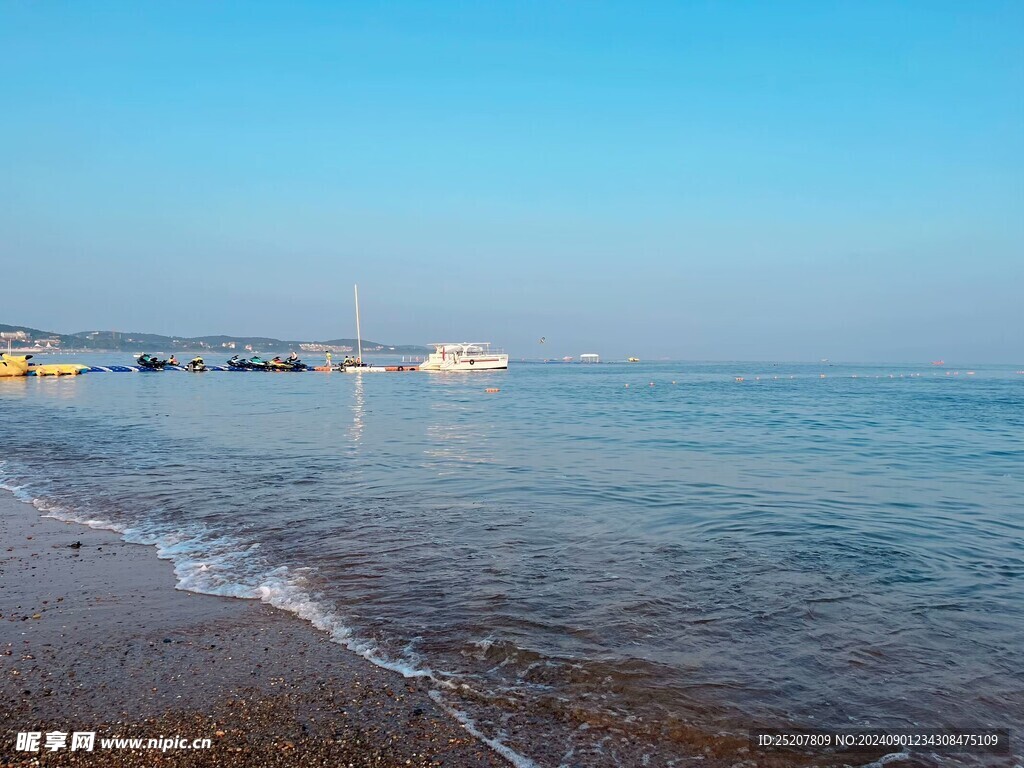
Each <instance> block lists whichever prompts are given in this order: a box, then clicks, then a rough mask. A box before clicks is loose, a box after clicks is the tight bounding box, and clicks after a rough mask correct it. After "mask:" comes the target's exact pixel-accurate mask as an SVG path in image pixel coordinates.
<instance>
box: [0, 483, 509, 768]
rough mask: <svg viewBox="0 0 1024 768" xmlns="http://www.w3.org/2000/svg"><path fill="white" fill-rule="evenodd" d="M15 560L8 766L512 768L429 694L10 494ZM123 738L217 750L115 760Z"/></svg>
mask: <svg viewBox="0 0 1024 768" xmlns="http://www.w3.org/2000/svg"><path fill="white" fill-rule="evenodd" d="M0 544H2V546H0V765H19V766H20V765H48V766H49V765H52V766H56V765H76V766H92V765H96V766H101V765H102V766H152V765H160V766H198V765H203V766H208V765H217V766H247V767H248V766H300V765H301V766H319V765H323V766H348V765H353V766H364V765H366V766H470V767H475V766H506V765H508V763H507V762H506V760H505V759H503V758H502V757H500V756H499V755H497V754H496V753H495V752H494V751H493V750H491V749H490V748H489V747H488V746H486V745H485V744H483V743H481V742H479V741H478V740H476V739H474V738H473V737H472V736H471V735H470V734H469V733H468V732H467V731H466V730H465V729H464V728H463V727H462V726H461V725H460V724H459V723H458V722H456V721H455V720H454V719H453V718H452V717H450V716H449V715H448V714H446V713H445V712H443V711H442V710H441V709H440V708H439V707H438V706H437V705H436V704H435V703H434V702H433V701H432V700H431V699H430V698H429V697H428V696H427V688H426V686H423V685H420V684H419V683H418V682H417V681H414V680H407V679H404V678H402V677H401V676H399V675H397V674H393V673H391V672H388V671H386V670H382V669H379V668H377V667H375V666H373V665H372V664H370V663H369V662H366V661H364V660H363V659H361V658H359V657H358V656H356V655H355V654H353V653H351V652H350V651H348V650H347V649H344V648H342V647H341V646H338V645H336V644H334V643H331V642H330V641H328V640H327V639H326V637H325V636H324V635H323V634H322V633H320V632H318V631H317V630H315V629H313V628H312V627H310V626H309V625H307V624H306V623H305V622H302V621H297V620H295V619H294V618H293V617H291V616H289V615H287V614H284V613H282V612H280V611H278V610H276V609H274V608H271V607H269V606H266V605H263V604H260V603H257V602H255V601H251V600H237V599H231V598H220V597H212V596H208V595H197V594H193V593H189V592H183V591H179V590H175V589H172V588H171V587H172V585H173V584H174V574H173V571H172V568H171V565H170V564H169V563H167V562H164V561H161V560H158V559H157V557H156V555H155V553H154V551H153V550H152V549H151V548H149V547H145V546H140V545H135V544H126V543H124V542H123V541H121V540H120V539H119V538H118V537H117V536H116V535H115V534H113V533H109V532H105V531H95V530H90V529H88V528H85V527H83V526H79V525H69V524H66V523H61V522H57V521H54V520H49V519H44V518H41V517H40V516H39V513H38V511H37V510H35V509H34V508H32V507H31V506H29V505H27V504H23V503H20V502H18V501H16V500H15V499H13V498H12V497H11V496H10V495H9V494H7V493H6V492H4V493H0ZM19 731H39V732H43V733H46V732H48V731H63V732H68V733H70V732H74V731H95V732H96V734H97V735H96V747H95V748H94V750H93V751H92V752H85V751H82V750H76V751H74V752H71V751H69V750H68V749H67V748H65V749H63V750H59V751H56V752H46V751H43V750H41V751H39V752H36V753H31V752H23V751H22V752H19V751H16V750H15V747H16V734H17V733H18V732H19ZM115 736H116V737H122V736H123V737H134V736H141V737H145V738H158V737H174V736H180V737H183V738H185V739H188V740H189V741H191V740H192V739H203V738H209V739H211V740H212V743H213V744H212V747H211V748H210V749H208V750H187V749H170V750H168V751H167V752H163V753H161V752H160V751H159V750H156V751H148V750H146V751H133V750H129V749H107V750H103V749H100V742H99V740H100V739H101V738H104V737H115ZM44 738H45V737H44ZM69 743H70V737H69Z"/></svg>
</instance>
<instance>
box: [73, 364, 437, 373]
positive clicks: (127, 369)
mask: <svg viewBox="0 0 1024 768" xmlns="http://www.w3.org/2000/svg"><path fill="white" fill-rule="evenodd" d="M418 370H419V366H416V365H360V366H348V367H346V368H328V367H327V366H320V367H317V368H307V369H306V370H304V371H274V370H266V369H259V368H255V369H254V368H235V367H234V366H230V365H208V366H206V370H205V371H195V373H206V371H230V372H233V373H309V372H315V373H391V372H392V371H418ZM163 371H181V372H182V373H192V371H189V370H188V369H187V368H185V366H183V365H165V366H164V367H163V368H144V367H142V366H141V365H90V366H85V367H83V368H82V373H161V372H163Z"/></svg>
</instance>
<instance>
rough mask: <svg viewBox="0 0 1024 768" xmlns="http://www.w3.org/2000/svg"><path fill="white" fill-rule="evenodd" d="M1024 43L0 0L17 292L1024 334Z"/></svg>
mask: <svg viewBox="0 0 1024 768" xmlns="http://www.w3.org/2000/svg"><path fill="white" fill-rule="evenodd" d="M1022 42H1024V4H1022V3H1020V2H1004V3H999V2H976V3H963V2H957V3H952V2H951V3H942V2H919V3H914V2H903V3H892V2H879V3H872V2H820V0H819V1H816V2H806V3H801V2H780V3H760V2H758V3H755V2H731V3H726V2H707V3H704V2H684V3H656V2H652V3H646V4H635V3H603V2H580V3H571V2H562V3H556V2H535V3H534V2H517V3H506V4H500V3H446V2H419V3H368V2H367V3H326V2H325V3H302V2H297V3H258V2H256V3H252V2H247V3H186V2H182V3H164V4H138V3H127V2H124V3H88V4H86V3H64V4H60V3H30V2H20V3H17V2H11V3H4V4H3V5H0V51H2V52H3V53H2V55H3V66H2V67H0V105H2V119H0V146H2V147H3V149H2V151H0V164H2V165H0V170H2V172H0V263H2V265H3V266H2V274H3V279H4V284H5V286H6V287H7V290H6V291H5V296H4V299H3V302H2V304H0V308H2V312H0V322H6V323H14V324H26V325H31V326H35V327H42V328H46V329H51V330H58V331H74V330H83V329H93V328H114V329H120V330H126V331H130V330H142V331H153V332H164V333H176V334H187V335H198V334H207V333H233V334H266V335H272V336H278V337H298V338H307V337H308V338H329V337H337V336H349V335H353V333H354V322H353V319H352V299H351V295H352V284H353V283H355V282H358V283H359V284H360V294H361V300H362V302H361V303H362V313H363V321H364V322H363V326H364V333H365V334H366V335H367V336H368V337H370V338H373V339H378V340H382V341H387V342H393V343H418V342H419V343H422V342H428V341H433V340H435V339H443V338H469V337H472V338H474V339H477V338H485V339H490V340H492V341H494V342H496V343H500V344H502V345H503V346H505V347H506V348H508V349H509V350H510V351H511V352H512V353H513V354H515V355H516V356H541V355H551V356H554V355H559V356H560V355H563V354H579V353H580V352H583V351H598V352H601V353H603V354H604V355H605V356H608V357H613V356H622V355H626V354H637V355H641V356H643V357H657V356H668V357H673V358H690V359H787V360H800V359H804V360H807V359H809V360H816V359H819V358H821V357H829V358H831V359H835V360H842V359H846V360H878V361H886V360H902V361H918V360H931V359H934V358H937V357H944V358H946V359H947V360H961V361H967V362H984V361H1006V362H1018V361H1024V309H1022V307H1024V301H1022V297H1021V293H1022V290H1024V289H1022V286H1024V151H1022V150H1024V53H1022V50H1024V46H1022ZM12 285H13V286H17V287H18V289H17V290H11V286H12ZM22 286H23V287H22ZM541 336H544V337H546V338H547V343H546V344H545V345H544V346H543V347H541V346H540V345H539V344H538V343H537V342H538V339H539V338H540V337H541Z"/></svg>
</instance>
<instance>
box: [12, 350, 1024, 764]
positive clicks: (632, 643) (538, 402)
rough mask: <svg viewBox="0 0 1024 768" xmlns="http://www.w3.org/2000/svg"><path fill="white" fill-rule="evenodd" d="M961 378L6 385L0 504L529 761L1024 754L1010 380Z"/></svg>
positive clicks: (93, 379) (1019, 538)
mask: <svg viewBox="0 0 1024 768" xmlns="http://www.w3.org/2000/svg"><path fill="white" fill-rule="evenodd" d="M85 362H91V363H101V364H102V363H112V362H124V361H123V360H122V361H118V360H115V359H114V358H100V357H93V358H91V359H87V360H85ZM971 371H972V372H971V373H968V369H961V370H959V371H958V372H954V371H953V370H946V369H936V368H932V367H931V366H916V367H915V366H909V365H904V366H896V365H886V366H875V365H827V364H820V365H819V364H815V365H807V364H803V365H797V364H793V365H786V364H769V363H763V364H757V363H725V364H723V363H719V364H697V363H652V364H648V363H641V364H637V365H627V364H602V365H590V366H585V365H544V364H529V363H516V362H513V364H512V367H511V368H510V369H509V370H508V371H505V372H493V373H474V374H468V375H458V374H425V373H404V374H397V373H395V374H362V375H344V374H336V373H335V374H314V373H308V374H263V373H206V374H185V373H176V372H164V373H146V374H115V373H109V374H108V373H94V374H86V375H83V376H80V377H76V378H61V379H35V378H30V379H21V380H4V379H0V418H2V419H3V423H5V424H7V425H8V429H9V430H13V432H14V434H16V435H17V439H13V440H11V439H9V440H7V441H5V444H4V452H3V454H2V456H0V458H2V461H3V464H2V465H0V480H2V482H3V483H4V485H6V486H7V487H9V488H13V489H15V490H16V492H17V493H18V494H19V496H20V497H21V498H23V499H25V500H31V501H33V503H35V505H36V506H37V507H38V508H39V509H40V510H41V511H42V512H43V513H44V514H50V515H53V516H56V517H59V518H62V519H67V520H74V521H78V522H86V523H88V524H91V525H94V526H97V527H105V528H112V529H114V530H117V531H120V532H121V533H122V535H123V536H124V537H125V538H127V539H129V540H132V541H139V542H144V543H150V544H153V545H154V546H156V547H157V548H158V551H159V553H160V555H161V556H162V557H165V558H169V559H171V560H172V561H173V562H174V565H175V569H176V573H177V577H178V580H179V583H178V586H179V587H180V588H182V589H189V590H195V591H198V592H207V593H214V594H221V595H233V596H237V597H245V598H255V599H262V600H265V601H267V602H269V603H271V604H273V605H276V606H279V607H281V608H283V609H286V610H289V611H292V612H294V613H295V614H297V615H298V616H299V617H301V618H303V619H306V620H308V621H311V622H312V623H313V624H314V625H316V626H317V627H319V628H320V629H322V630H324V631H325V632H328V633H330V635H331V636H332V637H333V639H334V640H336V641H337V642H339V643H343V644H345V645H346V646H348V647H349V648H351V649H352V650H353V651H354V652H357V653H360V654H362V655H364V656H366V657H367V658H368V659H370V660H372V661H373V662H374V663H377V664H381V665H384V666H387V667H389V668H392V669H395V670H397V671H399V672H401V673H403V674H406V675H410V676H417V677H421V678H423V679H424V681H425V682H426V683H427V684H428V685H430V686H432V687H433V688H434V691H435V693H434V696H435V697H436V698H437V700H438V701H439V702H440V703H442V704H443V705H444V706H445V707H447V708H448V709H450V710H451V711H452V713H453V716H458V717H460V718H463V719H465V720H467V721H468V722H470V723H471V724H472V727H473V728H475V729H476V730H477V731H478V732H479V733H480V734H481V735H482V736H483V737H484V738H486V739H488V740H490V741H491V742H492V744H494V745H495V746H496V747H497V748H500V749H502V750H505V751H506V753H508V754H510V755H518V757H517V758H516V759H517V760H518V761H519V762H520V763H521V764H523V765H529V764H530V763H531V762H533V763H535V764H537V765H544V766H546V765H584V766H585V765H595V766H596V765H634V764H636V765H640V764H666V765H667V764H673V763H674V762H675V761H677V760H679V759H680V757H681V756H682V755H685V754H686V753H687V750H688V749H690V748H691V747H692V744H693V743H694V739H695V738H697V737H696V736H695V734H697V735H700V734H704V735H705V736H706V737H707V738H708V739H712V740H713V739H714V738H718V735H719V734H723V733H724V734H739V735H744V729H745V728H746V727H748V726H750V725H753V724H757V725H767V726H774V727H785V726H791V725H799V726H805V727H830V728H834V727H855V726H863V727H868V726H874V727H881V726H887V727H902V728H906V727H911V726H930V727H950V728H964V727H979V726H995V727H1011V728H1013V727H1018V728H1019V727H1020V726H1021V725H1022V724H1024V639H1022V638H1024V375H1020V374H1018V373H1016V372H1015V370H1014V369H1013V368H1012V367H995V366H979V367H977V368H974V369H971ZM823 376H824V377H823ZM736 377H743V381H736ZM488 387H497V388H500V390H501V391H500V392H499V393H492V394H488V393H486V392H485V391H484V390H485V388H488ZM698 740H699V739H698ZM944 761H945V762H946V763H948V764H958V763H959V762H966V763H970V760H969V759H967V758H945V759H944ZM678 764H688V763H686V762H685V761H682V762H679V763H678Z"/></svg>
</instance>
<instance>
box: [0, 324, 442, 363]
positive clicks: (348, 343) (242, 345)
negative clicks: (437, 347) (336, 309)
mask: <svg viewBox="0 0 1024 768" xmlns="http://www.w3.org/2000/svg"><path fill="white" fill-rule="evenodd" d="M0 341H2V344H0V351H3V349H6V347H7V342H8V341H12V342H13V345H14V346H16V347H24V346H30V347H42V348H47V347H52V348H54V349H75V350H90V351H97V352H99V351H121V350H123V351H129V352H150V353H156V354H159V353H162V352H173V351H177V350H188V351H207V352H212V351H216V352H231V353H232V354H235V353H243V352H287V351H293V350H294V351H295V352H301V351H305V352H309V353H314V352H324V351H327V350H330V351H335V352H347V351H354V350H355V348H356V340H355V339H327V340H325V341H298V340H294V339H291V340H288V339H272V338H269V337H267V336H161V335H160V334H157V333H139V332H130V333H129V332H121V331H79V332H78V333H54V332H52V331H41V330H39V329H38V328H28V327H27V326H24V325H4V324H3V323H0ZM428 351H429V350H428V349H427V347H423V346H417V345H414V344H382V343H380V342H377V341H369V340H367V339H363V353H364V354H365V353H367V352H377V353H386V354H405V355H410V354H411V355H422V354H425V353H427V352H428Z"/></svg>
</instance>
